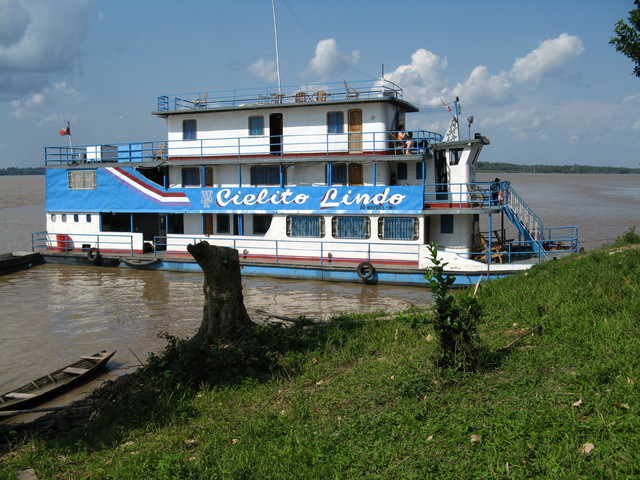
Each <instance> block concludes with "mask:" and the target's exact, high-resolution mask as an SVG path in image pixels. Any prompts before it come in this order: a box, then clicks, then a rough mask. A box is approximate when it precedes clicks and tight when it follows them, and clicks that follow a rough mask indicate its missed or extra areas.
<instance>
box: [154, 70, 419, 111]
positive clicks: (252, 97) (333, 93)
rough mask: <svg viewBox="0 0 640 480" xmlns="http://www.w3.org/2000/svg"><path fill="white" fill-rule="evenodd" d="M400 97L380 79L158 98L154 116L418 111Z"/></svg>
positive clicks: (391, 85) (390, 84)
mask: <svg viewBox="0 0 640 480" xmlns="http://www.w3.org/2000/svg"><path fill="white" fill-rule="evenodd" d="M403 96H404V93H403V91H402V88H400V87H399V86H398V85H396V84H395V83H393V82H390V81H388V80H384V79H380V80H377V81H375V82H373V83H372V82H371V81H358V82H346V81H344V82H333V83H322V84H320V83H318V84H307V85H286V86H281V87H266V88H259V89H257V88H254V89H240V90H224V91H203V92H195V93H181V94H173V95H162V96H160V97H158V110H157V111H156V112H153V113H154V114H155V115H158V116H169V115H172V114H178V113H189V112H193V111H194V110H195V111H203V110H225V109H245V108H259V107H265V108H269V107H274V106H276V107H286V106H304V105H309V104H318V103H345V102H348V103H356V102H368V101H380V100H385V101H397V102H400V103H402V105H403V107H404V109H405V111H408V112H416V111H418V109H417V108H416V107H414V106H413V105H411V104H410V103H409V102H406V101H404V100H403Z"/></svg>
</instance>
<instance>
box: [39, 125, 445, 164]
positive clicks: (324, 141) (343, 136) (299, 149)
mask: <svg viewBox="0 0 640 480" xmlns="http://www.w3.org/2000/svg"><path fill="white" fill-rule="evenodd" d="M411 133H412V136H413V138H412V139H411V141H412V142H413V144H412V145H411V148H410V150H411V153H414V154H424V153H427V152H429V150H430V145H432V144H434V143H438V142H440V141H442V135H440V134H439V133H436V132H429V131H426V130H412V131H411ZM396 135H397V131H393V130H389V131H382V132H358V133H357V134H353V133H348V132H345V133H339V134H316V135H309V134H305V135H282V136H281V138H280V141H279V142H277V143H272V138H271V137H269V136H268V135H266V136H264V135H263V136H244V137H224V138H209V139H200V140H171V141H150V142H132V143H109V144H103V145H75V146H64V147H45V164H46V165H55V164H58V165H60V164H80V163H100V162H148V161H155V162H161V161H165V160H170V159H171V158H173V157H177V158H194V159H198V158H204V157H207V158H209V157H231V158H239V157H242V156H249V157H250V156H261V155H269V156H274V154H275V155H276V156H287V155H297V156H300V155H318V154H324V155H327V154H335V153H345V154H346V153H348V152H351V153H354V152H357V153H361V154H363V155H386V154H393V153H403V152H402V150H405V149H406V147H405V146H404V145H400V144H399V143H398V140H395V138H396Z"/></svg>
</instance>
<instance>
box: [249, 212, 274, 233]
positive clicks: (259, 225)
mask: <svg viewBox="0 0 640 480" xmlns="http://www.w3.org/2000/svg"><path fill="white" fill-rule="evenodd" d="M272 218H273V215H254V216H253V234H254V235H264V234H265V233H267V232H268V231H269V227H270V226H271V219H272Z"/></svg>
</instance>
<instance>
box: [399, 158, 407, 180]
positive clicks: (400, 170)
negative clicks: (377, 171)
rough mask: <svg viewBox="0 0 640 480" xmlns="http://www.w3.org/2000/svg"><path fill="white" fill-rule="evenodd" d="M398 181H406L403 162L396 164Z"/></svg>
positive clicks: (405, 165) (405, 169) (405, 170)
mask: <svg viewBox="0 0 640 480" xmlns="http://www.w3.org/2000/svg"><path fill="white" fill-rule="evenodd" d="M397 179H398V180H406V179H407V164H406V163H404V162H400V163H399V164H398V177H397Z"/></svg>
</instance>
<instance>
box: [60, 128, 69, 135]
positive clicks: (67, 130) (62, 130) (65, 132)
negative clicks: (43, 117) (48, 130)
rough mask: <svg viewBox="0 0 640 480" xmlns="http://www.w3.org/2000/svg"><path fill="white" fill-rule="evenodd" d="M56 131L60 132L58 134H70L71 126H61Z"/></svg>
mask: <svg viewBox="0 0 640 480" xmlns="http://www.w3.org/2000/svg"><path fill="white" fill-rule="evenodd" d="M58 133H59V134H60V136H65V135H71V127H64V128H61V129H60V131H59V132H58Z"/></svg>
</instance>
